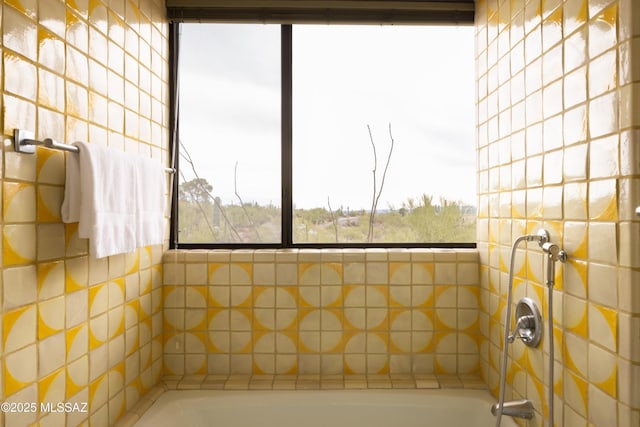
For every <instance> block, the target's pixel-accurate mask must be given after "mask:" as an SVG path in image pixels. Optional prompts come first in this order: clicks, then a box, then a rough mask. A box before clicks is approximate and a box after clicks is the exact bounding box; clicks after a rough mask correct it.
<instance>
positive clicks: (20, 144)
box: [13, 129, 78, 154]
mask: <svg viewBox="0 0 640 427" xmlns="http://www.w3.org/2000/svg"><path fill="white" fill-rule="evenodd" d="M33 136H34V135H33V132H31V131H28V130H23V129H14V131H13V148H14V149H15V150H16V152H18V153H27V154H33V153H35V152H36V145H43V146H45V147H47V148H51V149H54V150H63V151H70V152H72V153H77V152H78V147H76V146H75V145H69V144H62V143H60V142H58V141H56V140H54V139H51V138H45V139H44V140H43V141H38V140H37V139H34V138H33Z"/></svg>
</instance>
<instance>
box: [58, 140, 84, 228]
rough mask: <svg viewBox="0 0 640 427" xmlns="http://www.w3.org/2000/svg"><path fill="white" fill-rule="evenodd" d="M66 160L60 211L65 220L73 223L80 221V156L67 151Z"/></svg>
mask: <svg viewBox="0 0 640 427" xmlns="http://www.w3.org/2000/svg"><path fill="white" fill-rule="evenodd" d="M66 161H67V165H66V172H65V183H64V200H63V201H62V207H61V208H60V213H61V214H62V221H63V222H66V223H71V222H78V221H80V204H81V197H80V181H81V178H80V176H81V175H80V156H78V155H77V154H75V153H67V156H66Z"/></svg>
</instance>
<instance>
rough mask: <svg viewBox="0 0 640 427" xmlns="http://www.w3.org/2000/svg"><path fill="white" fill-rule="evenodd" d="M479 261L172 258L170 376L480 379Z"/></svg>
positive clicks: (353, 254)
mask: <svg viewBox="0 0 640 427" xmlns="http://www.w3.org/2000/svg"><path fill="white" fill-rule="evenodd" d="M478 262H479V260H478V253H477V251H475V250H473V249H460V250H454V249H407V250H402V249H398V250H392V249H389V250H386V249H363V250H349V249H344V250H255V251H254V250H243V251H229V250H214V251H169V252H167V253H166V254H165V256H164V264H163V272H164V284H163V294H164V363H165V374H167V375H192V374H201V375H202V374H223V375H226V374H254V375H261V374H309V375H314V374H315V375H348V374H402V373H406V374H432V373H435V374H478V372H479V368H480V364H479V363H480V361H479V349H478V340H479V325H478V317H479V273H478Z"/></svg>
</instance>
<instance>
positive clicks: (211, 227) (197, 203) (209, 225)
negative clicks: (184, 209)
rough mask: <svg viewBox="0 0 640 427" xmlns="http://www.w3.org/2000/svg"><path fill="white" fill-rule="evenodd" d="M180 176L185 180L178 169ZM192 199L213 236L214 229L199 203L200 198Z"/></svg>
mask: <svg viewBox="0 0 640 427" xmlns="http://www.w3.org/2000/svg"><path fill="white" fill-rule="evenodd" d="M180 176H181V177H182V180H183V181H184V180H185V177H184V174H183V173H182V171H180ZM194 201H195V202H196V205H197V206H198V209H199V210H200V213H201V214H202V217H203V218H204V221H205V222H206V223H207V227H209V231H211V234H212V235H214V236H215V230H214V228H213V226H212V225H211V223H210V222H209V217H208V216H207V214H206V212H205V211H204V207H203V206H202V203H200V200H198V198H195V199H194Z"/></svg>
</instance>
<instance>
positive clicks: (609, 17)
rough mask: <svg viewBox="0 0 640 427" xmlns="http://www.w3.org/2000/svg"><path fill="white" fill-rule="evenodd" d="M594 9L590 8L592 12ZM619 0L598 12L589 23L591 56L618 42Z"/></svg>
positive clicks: (593, 56)
mask: <svg viewBox="0 0 640 427" xmlns="http://www.w3.org/2000/svg"><path fill="white" fill-rule="evenodd" d="M592 12H594V10H590V14H591V13H592ZM617 19H618V2H613V3H612V4H611V5H610V6H609V7H607V8H606V9H604V10H602V11H601V12H600V13H598V14H597V15H596V16H595V18H594V19H593V20H592V21H591V23H590V24H589V56H590V57H591V58H595V57H596V56H597V55H599V54H600V53H602V52H604V51H605V50H607V49H609V48H611V47H613V46H614V45H615V44H616V42H617V35H616V28H617V25H616V24H617Z"/></svg>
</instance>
